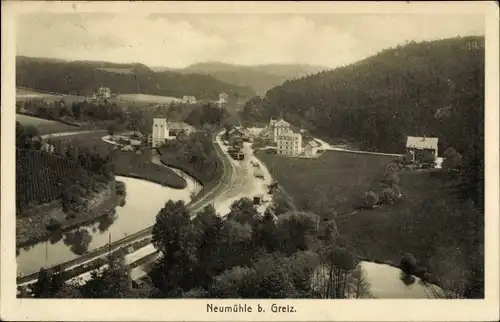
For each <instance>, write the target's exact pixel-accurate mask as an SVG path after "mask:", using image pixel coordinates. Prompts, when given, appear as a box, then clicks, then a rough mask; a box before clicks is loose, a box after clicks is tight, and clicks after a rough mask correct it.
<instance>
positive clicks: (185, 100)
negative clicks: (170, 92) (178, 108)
mask: <svg viewBox="0 0 500 322" xmlns="http://www.w3.org/2000/svg"><path fill="white" fill-rule="evenodd" d="M182 102H183V103H185V104H196V97H194V96H187V95H184V96H183V97H182Z"/></svg>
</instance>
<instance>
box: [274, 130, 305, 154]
mask: <svg viewBox="0 0 500 322" xmlns="http://www.w3.org/2000/svg"><path fill="white" fill-rule="evenodd" d="M276 143H277V146H278V148H277V154H278V155H286V156H291V157H296V156H298V155H299V154H300V153H301V152H302V134H300V133H294V132H291V131H289V132H286V133H282V134H280V135H279V136H278V137H277V140H276Z"/></svg>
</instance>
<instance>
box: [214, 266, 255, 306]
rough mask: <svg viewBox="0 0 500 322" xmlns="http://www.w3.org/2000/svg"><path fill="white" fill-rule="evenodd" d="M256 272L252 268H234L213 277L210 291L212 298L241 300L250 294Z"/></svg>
mask: <svg viewBox="0 0 500 322" xmlns="http://www.w3.org/2000/svg"><path fill="white" fill-rule="evenodd" d="M255 275H256V271H255V270H254V269H252V268H248V267H241V266H236V267H233V268H232V269H230V270H227V271H225V272H224V273H222V274H220V275H218V276H217V277H215V279H214V282H213V284H212V287H211V289H210V297H213V298H233V299H234V298H241V297H243V296H244V295H247V294H249V293H250V294H251V289H252V288H253V285H252V282H253V280H254V279H255Z"/></svg>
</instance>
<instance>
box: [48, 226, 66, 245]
mask: <svg viewBox="0 0 500 322" xmlns="http://www.w3.org/2000/svg"><path fill="white" fill-rule="evenodd" d="M62 238H63V233H62V231H60V230H56V231H53V232H51V234H50V237H49V242H50V244H51V245H54V244H56V243H58V242H59V241H60V240H61V239H62Z"/></svg>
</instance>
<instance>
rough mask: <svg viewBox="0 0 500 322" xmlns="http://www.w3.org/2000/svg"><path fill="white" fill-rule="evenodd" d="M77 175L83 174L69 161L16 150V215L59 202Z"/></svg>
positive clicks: (80, 169)
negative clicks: (32, 207)
mask: <svg viewBox="0 0 500 322" xmlns="http://www.w3.org/2000/svg"><path fill="white" fill-rule="evenodd" d="M80 171H85V170H84V169H83V168H82V167H81V166H80V165H78V164H77V163H76V162H74V161H72V160H70V159H66V158H64V157H60V156H57V155H53V154H50V153H47V152H43V151H37V150H27V149H16V211H17V212H20V211H22V210H23V209H26V207H29V206H34V205H36V204H44V203H49V202H51V201H54V200H56V199H59V198H60V197H61V195H62V193H63V192H64V191H65V190H66V189H68V188H69V186H70V185H71V184H73V183H75V182H76V177H77V174H78V173H79V172H80Z"/></svg>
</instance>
